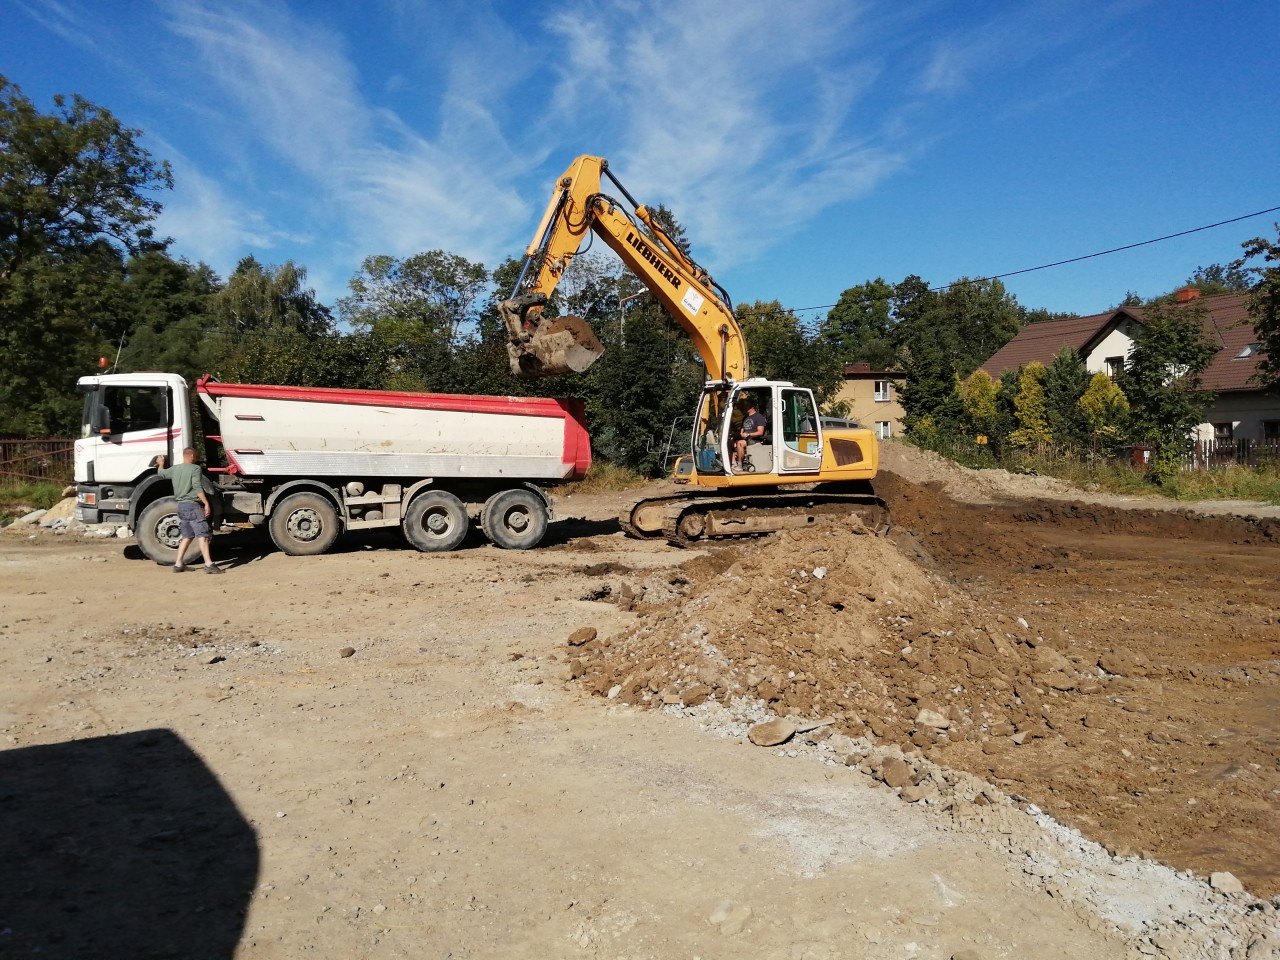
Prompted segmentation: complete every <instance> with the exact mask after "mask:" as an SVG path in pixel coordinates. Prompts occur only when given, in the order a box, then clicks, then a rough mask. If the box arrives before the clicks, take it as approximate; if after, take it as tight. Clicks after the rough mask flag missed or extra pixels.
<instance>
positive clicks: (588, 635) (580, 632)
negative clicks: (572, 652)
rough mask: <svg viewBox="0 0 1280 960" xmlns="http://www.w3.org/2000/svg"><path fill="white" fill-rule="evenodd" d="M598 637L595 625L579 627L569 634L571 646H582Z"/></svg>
mask: <svg viewBox="0 0 1280 960" xmlns="http://www.w3.org/2000/svg"><path fill="white" fill-rule="evenodd" d="M595 638H596V628H595V627H579V628H578V629H577V630H575V631H573V633H571V634H569V646H571V647H580V646H582V645H583V644H584V643H590V642H591V641H592V640H594V639H595Z"/></svg>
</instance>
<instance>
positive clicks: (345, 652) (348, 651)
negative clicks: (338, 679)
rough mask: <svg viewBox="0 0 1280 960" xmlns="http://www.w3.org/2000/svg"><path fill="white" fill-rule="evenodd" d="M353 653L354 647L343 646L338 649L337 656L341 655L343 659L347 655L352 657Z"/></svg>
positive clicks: (354, 651)
mask: <svg viewBox="0 0 1280 960" xmlns="http://www.w3.org/2000/svg"><path fill="white" fill-rule="evenodd" d="M355 653H356V648H355V647H343V648H342V649H341V650H339V651H338V656H340V657H342V658H343V659H346V658H347V657H354V656H355Z"/></svg>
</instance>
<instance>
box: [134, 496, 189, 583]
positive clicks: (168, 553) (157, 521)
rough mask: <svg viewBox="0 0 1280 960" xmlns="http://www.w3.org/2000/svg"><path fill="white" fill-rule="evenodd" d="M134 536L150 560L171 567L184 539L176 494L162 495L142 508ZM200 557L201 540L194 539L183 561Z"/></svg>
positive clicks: (175, 560)
mask: <svg viewBox="0 0 1280 960" xmlns="http://www.w3.org/2000/svg"><path fill="white" fill-rule="evenodd" d="M133 535H134V537H136V538H137V541H138V548H139V549H140V550H141V551H142V555H143V556H144V557H146V558H147V559H148V560H154V561H155V562H156V563H160V564H163V565H165V566H166V567H172V566H173V565H174V564H175V563H176V562H177V560H178V543H179V542H180V541H181V540H182V536H181V534H180V532H179V523H178V501H177V500H174V499H173V497H161V498H160V499H159V500H153V501H152V502H151V503H149V504H147V505H146V506H145V507H143V508H142V513H140V514H138V520H137V522H136V523H135V524H134V531H133ZM199 558H200V544H198V543H196V542H195V541H192V542H191V544H190V545H189V546H188V547H187V555H186V556H185V557H183V558H182V562H183V563H192V562H194V561H196V560H198V559H199Z"/></svg>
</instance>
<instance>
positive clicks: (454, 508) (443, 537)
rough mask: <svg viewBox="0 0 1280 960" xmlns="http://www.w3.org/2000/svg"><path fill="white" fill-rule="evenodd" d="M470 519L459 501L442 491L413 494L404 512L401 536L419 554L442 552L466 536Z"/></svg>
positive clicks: (457, 543) (460, 541) (456, 545)
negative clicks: (411, 500)
mask: <svg viewBox="0 0 1280 960" xmlns="http://www.w3.org/2000/svg"><path fill="white" fill-rule="evenodd" d="M470 526H471V520H470V519H469V518H468V517H467V508H466V507H464V506H463V505H462V501H461V500H459V499H458V498H457V497H455V496H454V495H453V494H452V493H449V492H447V491H445V490H428V491H427V492H426V493H424V494H422V495H421V496H418V497H414V499H413V502H412V503H410V504H409V509H408V510H406V511H405V514H404V525H403V529H404V536H405V539H406V540H408V541H409V543H410V544H412V545H413V546H414V547H416V548H417V549H419V550H421V551H422V552H423V553H445V552H446V551H449V550H454V549H457V547H458V545H459V544H461V543H462V541H463V540H465V539H467V531H468V529H469V528H470Z"/></svg>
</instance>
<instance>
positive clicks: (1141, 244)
mask: <svg viewBox="0 0 1280 960" xmlns="http://www.w3.org/2000/svg"><path fill="white" fill-rule="evenodd" d="M1277 210H1280V207H1268V208H1267V209H1266V210H1259V211H1257V212H1256V213H1246V214H1245V215H1244V216H1241V217H1232V218H1231V219H1230V220H1219V221H1218V222H1217V223H1206V224H1205V225H1204V226H1202V227H1192V228H1191V229H1190V230H1180V231H1179V232H1177V233H1170V234H1167V235H1165V236H1163V237H1156V238H1155V239H1154V240H1140V241H1139V242H1137V243H1128V244H1125V245H1124V246H1123V247H1112V248H1111V249H1110V250H1099V251H1098V252H1097V253H1086V254H1085V255H1084V256H1082V257H1071V258H1070V259H1069V260H1056V261H1054V262H1053V263H1042V264H1041V265H1040V266H1038V267H1025V268H1023V269H1022V270H1011V271H1010V272H1009V273H997V274H995V275H994V276H990V277H982V278H980V279H976V280H962V281H957V282H956V283H947V284H943V285H942V286H940V287H930V288H929V290H930V292H932V293H937V292H939V291H941V290H950V289H951V288H952V287H958V286H960V285H961V284H964V283H985V282H986V281H988V280H1003V279H1004V278H1005V277H1016V276H1019V275H1020V274H1024V273H1035V271H1037V270H1048V269H1049V268H1050V267H1062V266H1066V265H1067V264H1069V263H1079V262H1080V261H1081V260H1092V259H1093V258H1094V257H1105V256H1107V255H1108V254H1112V253H1120V252H1122V251H1124V250H1133V249H1135V248H1137V247H1145V246H1148V245H1149V244H1153V243H1161V242H1163V241H1165V240H1173V239H1175V238H1176V237H1185V236H1187V235H1188V234H1192V233H1199V232H1200V231H1202V230H1212V229H1213V228H1214V227H1224V226H1226V225H1227V224H1229V223H1239V222H1240V221H1241V220H1249V219H1252V218H1253V217H1261V216H1262V215H1264V214H1267V213H1275V212H1276V211H1277ZM836 305H837V304H834V303H828V304H824V305H822V306H819V307H797V308H796V309H795V310H794V312H795V313H808V312H809V311H810V310H830V309H831V308H832V307H834V306H836Z"/></svg>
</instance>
